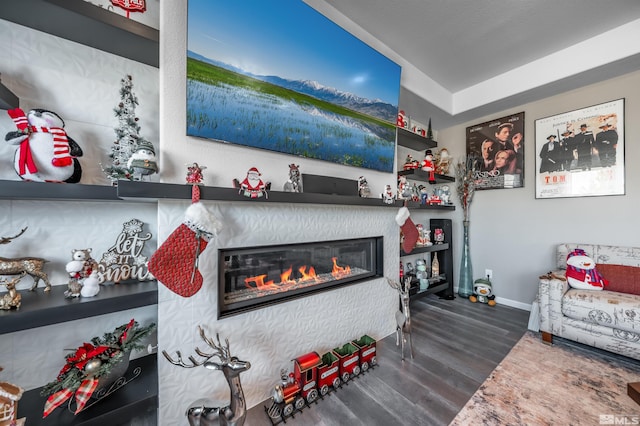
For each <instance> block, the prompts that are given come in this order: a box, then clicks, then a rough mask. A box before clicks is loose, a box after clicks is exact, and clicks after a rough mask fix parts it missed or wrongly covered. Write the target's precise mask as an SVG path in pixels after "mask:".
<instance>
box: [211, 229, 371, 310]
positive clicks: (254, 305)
mask: <svg viewBox="0 0 640 426" xmlns="http://www.w3.org/2000/svg"><path fill="white" fill-rule="evenodd" d="M360 241H363V242H371V243H373V244H372V249H373V251H374V253H372V256H373V258H374V262H375V265H372V266H373V270H372V271H370V272H369V273H367V274H360V275H358V276H357V277H353V278H351V279H350V278H347V279H342V280H335V281H331V282H327V283H321V284H317V285H313V286H311V287H306V288H301V289H295V290H292V291H286V292H283V293H278V294H277V295H269V296H264V297H259V298H255V299H252V300H251V301H249V302H236V303H225V300H224V299H225V297H224V296H225V292H226V289H225V256H226V255H228V254H229V252H233V251H244V250H255V251H262V252H264V251H268V250H269V249H272V248H276V247H278V248H281V247H285V246H292V247H304V246H312V245H318V244H334V243H358V242H360ZM383 276H384V239H383V237H382V236H375V237H362V238H350V239H341V240H328V241H313V242H304V243H290V244H277V245H265V246H252V247H237V248H219V249H218V319H222V318H226V317H230V316H234V315H238V314H242V313H246V312H250V311H254V310H257V309H262V308H266V307H268V306H273V305H276V304H280V303H284V302H288V301H291V300H295V299H300V298H302V297H307V296H310V295H313V294H318V293H322V292H325V291H331V290H337V289H340V288H344V287H346V286H350V285H353V284H358V283H362V282H365V281H369V280H372V279H375V278H379V277H383Z"/></svg>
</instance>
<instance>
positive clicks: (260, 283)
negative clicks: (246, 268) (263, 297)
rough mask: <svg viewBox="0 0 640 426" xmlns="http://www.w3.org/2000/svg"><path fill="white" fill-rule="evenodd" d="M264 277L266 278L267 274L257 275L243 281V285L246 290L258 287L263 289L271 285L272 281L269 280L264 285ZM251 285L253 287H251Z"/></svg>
mask: <svg viewBox="0 0 640 426" xmlns="http://www.w3.org/2000/svg"><path fill="white" fill-rule="evenodd" d="M266 277H267V274H263V275H257V276H255V277H249V278H245V279H244V285H245V286H247V288H260V287H264V286H271V285H273V280H269V281H267V282H266V283H265V282H264V279H265V278H266ZM251 283H253V285H251Z"/></svg>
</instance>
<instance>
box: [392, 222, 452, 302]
mask: <svg viewBox="0 0 640 426" xmlns="http://www.w3.org/2000/svg"><path fill="white" fill-rule="evenodd" d="M436 228H442V230H443V231H444V238H445V240H444V243H442V244H433V245H431V246H427V247H415V248H414V249H413V250H412V251H411V253H405V252H404V250H402V249H400V259H402V258H403V257H407V256H413V255H415V254H420V253H430V254H431V253H438V261H439V263H440V275H441V276H444V279H443V280H440V281H438V282H436V283H433V284H430V285H429V287H428V288H426V289H425V290H420V289H419V284H418V282H417V280H414V281H412V288H411V290H410V293H409V294H410V295H411V298H412V299H413V298H419V297H424V296H427V295H429V294H433V293H436V294H437V295H438V296H439V297H440V298H442V299H448V300H452V299H454V298H455V294H454V292H453V247H452V244H451V241H452V235H451V232H452V224H451V219H429V229H431V238H433V235H434V230H435V229H436ZM429 257H430V258H431V256H429Z"/></svg>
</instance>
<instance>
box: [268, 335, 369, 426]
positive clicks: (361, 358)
mask: <svg viewBox="0 0 640 426" xmlns="http://www.w3.org/2000/svg"><path fill="white" fill-rule="evenodd" d="M376 362H377V360H376V341H375V340H374V339H373V338H371V337H369V336H367V335H366V334H365V335H364V336H362V337H361V338H360V339H357V340H354V341H352V342H349V343H345V344H344V345H343V346H342V347H338V348H335V349H333V350H332V351H329V352H327V353H325V354H324V355H322V356H320V355H318V353H317V352H309V353H308V354H305V355H301V356H299V357H298V358H296V359H294V360H293V372H292V373H289V375H287V374H286V371H285V370H282V372H281V376H282V383H280V384H278V385H276V386H275V388H274V389H273V391H272V392H271V405H270V406H269V407H268V408H267V407H265V410H266V411H267V415H268V416H269V417H270V418H271V420H272V422H275V421H278V420H284V418H285V417H287V416H290V415H291V414H293V412H294V411H295V410H301V409H302V408H303V407H304V406H305V405H306V403H309V404H310V403H312V402H314V401H315V400H316V399H318V396H320V395H322V396H324V395H326V394H327V393H329V390H330V388H331V387H333V388H334V389H338V388H339V387H340V386H341V385H342V383H343V382H344V383H346V382H347V381H348V380H349V379H350V378H351V377H352V376H357V375H359V374H360V373H361V372H363V371H367V370H368V369H369V367H372V366H374V365H376ZM274 424H275V423H274Z"/></svg>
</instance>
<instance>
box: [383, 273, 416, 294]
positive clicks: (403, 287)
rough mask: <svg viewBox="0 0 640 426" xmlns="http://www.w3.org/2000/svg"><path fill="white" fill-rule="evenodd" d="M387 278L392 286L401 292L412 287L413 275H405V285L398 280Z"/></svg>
mask: <svg viewBox="0 0 640 426" xmlns="http://www.w3.org/2000/svg"><path fill="white" fill-rule="evenodd" d="M386 280H387V283H388V284H389V286H390V287H391V288H393V289H394V290H397V291H398V292H400V293H404V292H408V291H409V288H410V287H411V277H404V285H403V284H400V283H399V282H397V281H396V280H392V279H391V278H386Z"/></svg>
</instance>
